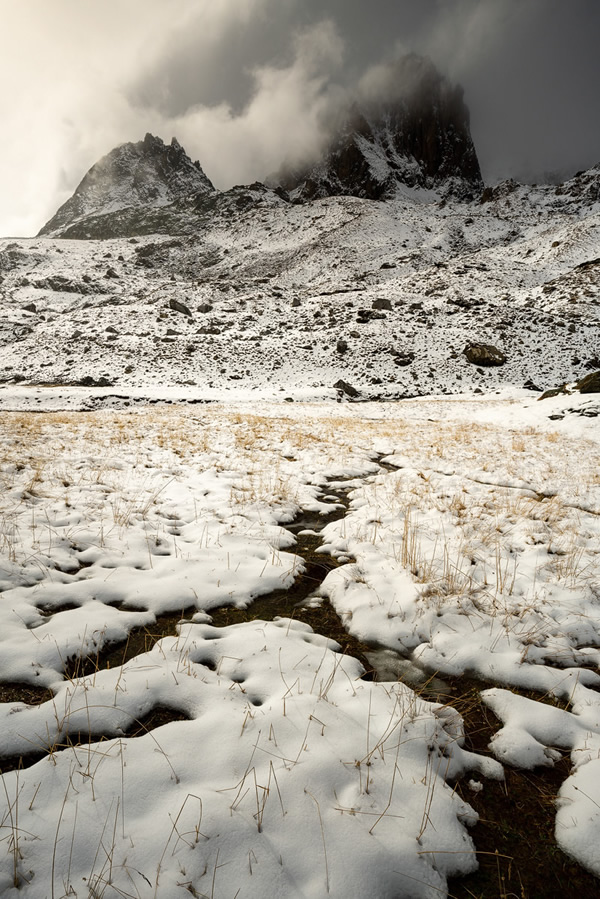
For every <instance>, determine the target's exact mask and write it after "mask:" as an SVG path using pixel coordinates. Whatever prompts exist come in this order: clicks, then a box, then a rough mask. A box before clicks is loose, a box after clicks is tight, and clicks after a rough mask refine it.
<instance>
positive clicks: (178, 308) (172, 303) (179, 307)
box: [169, 300, 192, 318]
mask: <svg viewBox="0 0 600 899" xmlns="http://www.w3.org/2000/svg"><path fill="white" fill-rule="evenodd" d="M169 309H172V310H173V312H180V313H181V314H182V315H187V316H189V318H191V317H192V313H191V310H190V309H188V307H187V306H186V305H185V303H180V302H179V300H169Z"/></svg>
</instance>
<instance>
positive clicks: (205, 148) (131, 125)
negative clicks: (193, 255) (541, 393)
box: [0, 0, 600, 235]
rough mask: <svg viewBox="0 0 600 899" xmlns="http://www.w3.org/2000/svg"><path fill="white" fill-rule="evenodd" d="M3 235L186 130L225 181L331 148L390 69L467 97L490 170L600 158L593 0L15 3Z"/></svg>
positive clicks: (0, 163)
mask: <svg viewBox="0 0 600 899" xmlns="http://www.w3.org/2000/svg"><path fill="white" fill-rule="evenodd" d="M0 14H1V16H2V22H3V26H4V27H3V31H2V35H1V36H0V78H1V79H2V84H3V86H4V87H3V89H2V91H1V92H0V115H1V116H2V121H3V123H4V140H3V141H2V143H1V145H0V196H2V204H1V207H0V234H5V235H8V234H19V233H20V234H31V233H35V232H36V231H37V230H38V229H39V227H40V226H41V225H42V224H43V222H44V221H45V220H46V219H48V218H49V217H50V216H51V215H52V214H53V213H54V212H55V210H56V208H57V206H58V205H59V204H60V203H61V202H63V201H64V200H65V199H67V197H68V196H70V194H71V193H72V191H73V190H74V188H75V187H76V185H77V183H78V182H79V180H80V179H81V178H82V177H83V175H84V174H85V172H86V171H87V169H88V168H89V167H90V166H91V165H92V164H93V163H94V162H95V161H96V160H97V159H98V158H99V157H100V156H102V155H103V154H105V153H107V152H108V151H109V150H111V149H112V148H113V147H114V146H116V145H118V144H120V143H123V142H125V141H129V140H133V141H137V140H140V139H142V138H143V136H144V134H145V133H146V132H147V131H151V132H153V133H155V134H158V135H160V136H161V137H162V138H163V139H164V140H165V141H168V140H170V138H171V137H172V136H176V137H177V138H178V139H179V140H180V142H181V143H182V145H183V146H184V147H185V149H186V150H187V151H188V153H189V155H190V156H192V158H194V159H199V160H200V162H201V164H202V167H203V168H204V170H205V171H206V174H207V175H208V176H209V178H211V180H213V182H214V183H215V184H216V185H217V186H218V187H221V188H226V187H228V186H230V185H232V184H234V183H240V182H248V181H252V180H256V179H263V178H264V177H265V176H266V175H267V174H268V173H269V172H271V171H273V170H275V169H277V168H278V167H279V166H280V164H281V163H282V162H283V161H284V160H288V161H294V160H295V159H301V158H304V157H308V156H310V155H311V154H312V153H314V152H316V151H317V150H318V149H319V147H320V145H321V144H322V142H323V141H324V140H325V138H326V135H327V130H328V128H329V127H330V125H331V123H332V122H333V121H334V120H335V113H336V111H337V110H339V109H340V108H341V107H342V105H343V104H344V103H345V102H346V100H347V98H348V97H349V96H351V95H352V94H353V93H354V92H355V91H356V90H357V88H358V85H359V84H361V83H362V84H363V86H364V85H365V84H367V83H369V81H370V82H372V83H374V82H376V81H377V77H379V76H378V73H379V75H380V74H381V71H382V69H381V67H382V66H385V65H386V64H387V63H389V62H392V61H393V60H394V59H397V58H398V56H399V55H401V54H402V53H404V52H409V51H415V52H417V53H423V54H426V55H428V56H430V58H431V59H432V61H433V62H434V64H435V65H436V66H437V67H438V68H439V69H440V71H442V73H444V74H447V75H448V76H449V77H450V78H451V79H452V80H457V81H460V82H461V83H462V84H463V86H464V88H465V99H466V102H467V104H468V105H469V107H470V109H471V125H472V130H473V136H474V140H475V145H476V148H477V151H478V154H479V157H480V161H481V164H482V169H483V173H484V177H486V178H487V179H488V180H494V179H495V178H497V177H500V176H506V175H510V174H512V175H516V176H519V175H520V174H524V173H526V172H527V171H531V172H532V173H541V172H542V171H544V170H550V169H565V170H569V169H570V170H574V169H575V168H583V167H586V166H589V165H591V164H593V163H594V162H596V161H598V160H600V121H599V120H598V116H597V114H596V113H597V99H596V91H597V84H598V80H599V74H600V72H599V68H600V62H599V59H598V54H597V51H596V48H595V35H597V34H598V33H599V31H600V5H598V4H597V3H596V2H595V0H571V2H570V3H569V4H565V3H563V2H561V0H453V2H441V0H422V2H420V3H419V4H415V3H413V2H412V0H373V3H371V4H368V5H367V4H365V3H364V2H363V0H244V2H243V3H242V2H239V0H219V2H218V3H216V2H214V0H169V2H168V3H166V2H164V0H127V3H122V2H119V0H106V2H104V3H102V4H100V3H99V2H95V0H81V2H78V3H75V2H73V0H53V2H52V3H48V2H47V0H28V2H27V3H14V2H13V0H0Z"/></svg>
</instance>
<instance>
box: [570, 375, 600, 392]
mask: <svg viewBox="0 0 600 899" xmlns="http://www.w3.org/2000/svg"><path fill="white" fill-rule="evenodd" d="M575 390H578V391H579V393H600V371H593V372H591V373H590V374H589V375H586V376H585V378H582V379H581V381H578V382H577V383H576V384H575Z"/></svg>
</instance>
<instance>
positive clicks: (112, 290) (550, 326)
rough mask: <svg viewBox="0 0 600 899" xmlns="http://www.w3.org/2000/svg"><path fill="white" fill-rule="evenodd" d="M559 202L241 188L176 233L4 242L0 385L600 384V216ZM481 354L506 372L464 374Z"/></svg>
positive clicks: (0, 256)
mask: <svg viewBox="0 0 600 899" xmlns="http://www.w3.org/2000/svg"><path fill="white" fill-rule="evenodd" d="M592 176H593V178H594V179H595V180H594V184H596V183H597V181H598V180H600V174H599V172H598V170H592V172H591V173H590V177H592ZM579 180H581V179H579ZM574 183H576V184H577V183H578V179H575V182H574ZM579 186H581V185H579ZM596 189H597V188H596ZM557 191H558V189H555V188H551V187H544V188H537V189H536V188H526V187H517V185H514V184H508V185H505V186H504V187H503V188H499V189H498V190H497V193H498V196H497V197H496V198H495V199H494V200H493V201H490V202H486V203H479V202H477V203H457V202H447V203H446V202H445V201H444V202H440V201H439V198H436V197H435V195H433V196H428V195H425V196H423V195H421V193H422V192H416V194H414V193H413V194H411V193H410V192H409V193H408V194H407V195H406V196H404V195H399V196H398V198H397V199H395V200H393V201H392V200H391V201H389V202H385V203H375V202H370V201H366V200H359V199H357V198H354V197H337V198H329V199H324V200H319V201H315V202H314V203H309V204H305V205H300V206H297V205H294V204H289V203H284V202H283V200H281V199H280V198H279V197H277V195H276V194H274V193H273V192H272V191H266V190H265V189H264V188H262V189H249V188H237V189H235V190H233V191H230V192H228V193H226V194H223V195H221V198H220V201H219V203H218V204H217V206H216V207H215V209H214V210H212V212H211V214H210V216H208V217H207V218H206V220H201V219H198V217H197V216H196V217H192V219H191V220H190V222H189V223H188V233H185V234H177V235H175V236H173V235H172V234H170V235H164V234H159V235H156V234H154V235H152V236H142V237H132V238H120V239H111V240H62V239H52V238H30V239H19V240H9V239H5V240H0V348H1V351H2V353H1V355H2V360H1V363H0V383H10V382H13V383H16V382H23V383H39V384H45V385H48V384H73V383H76V382H78V381H82V380H84V381H86V383H87V384H88V385H89V384H92V383H94V382H98V381H101V383H103V384H107V385H108V384H110V385H112V386H113V387H114V388H116V389H117V392H121V391H122V390H123V389H135V388H140V389H146V388H148V386H151V387H152V389H153V390H161V389H163V388H169V387H171V388H177V389H179V390H180V391H182V390H186V389H187V388H188V387H192V388H194V389H195V390H196V392H197V394H198V395H199V396H200V397H201V398H204V399H211V398H213V399H214V398H215V397H216V396H223V394H224V393H227V394H231V395H232V396H233V395H234V394H236V393H237V392H238V390H239V388H240V387H241V388H243V389H245V390H252V391H257V390H258V391H260V392H262V394H263V395H265V396H271V397H275V398H277V399H278V398H281V397H286V396H291V397H294V398H295V399H303V398H304V399H307V398H309V399H318V398H320V397H323V395H324V393H325V391H329V393H330V394H332V388H333V385H334V384H335V383H336V382H337V381H338V380H339V379H343V380H345V381H347V382H349V383H350V384H351V385H352V386H353V387H354V388H356V389H357V390H359V391H360V392H361V395H362V397H364V398H371V399H379V398H389V397H407V396H419V395H430V394H431V393H441V392H444V393H465V392H468V391H469V390H475V389H477V390H480V391H483V392H485V393H490V392H492V391H494V390H498V389H500V390H502V389H504V388H506V387H507V386H512V387H514V386H517V387H519V388H522V387H523V386H524V385H526V384H527V385H528V386H529V387H530V388H532V389H535V387H538V388H539V389H541V390H544V389H547V388H549V387H555V386H557V385H558V384H562V383H563V382H565V381H568V382H571V381H576V380H579V379H580V378H582V377H583V376H584V375H586V374H587V373H588V372H589V371H591V370H593V369H597V368H600V339H599V334H600V331H599V325H600V311H599V310H600V306H599V305H598V304H599V302H600V292H599V291H600V254H599V250H598V247H599V241H600V202H598V201H597V200H596V201H595V202H592V201H586V202H584V199H582V198H581V197H580V198H579V199H573V198H570V196H569V194H568V193H563V194H558V193H557ZM177 304H179V305H177ZM182 306H183V309H182ZM185 310H187V312H186V311H185ZM473 341H475V342H479V343H484V344H492V345H494V346H497V347H498V349H499V350H501V351H502V352H503V353H504V354H505V355H506V357H507V360H506V363H505V364H504V365H501V366H498V367H492V368H485V369H482V368H481V367H479V366H477V365H474V364H471V363H469V362H468V361H467V360H466V358H465V356H464V354H463V351H464V349H465V346H466V345H467V344H468V343H470V342H473Z"/></svg>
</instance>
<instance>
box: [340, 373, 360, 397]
mask: <svg viewBox="0 0 600 899" xmlns="http://www.w3.org/2000/svg"><path fill="white" fill-rule="evenodd" d="M333 386H334V388H335V390H339V391H340V393H342V394H344V393H345V394H346V396H349V397H351V398H352V399H355V398H356V397H357V396H359V395H360V394H359V392H358V390H357V389H356V387H353V386H352V384H348V383H347V382H346V381H342V379H341V378H340V380H339V381H336V382H335V384H334V385H333Z"/></svg>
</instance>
